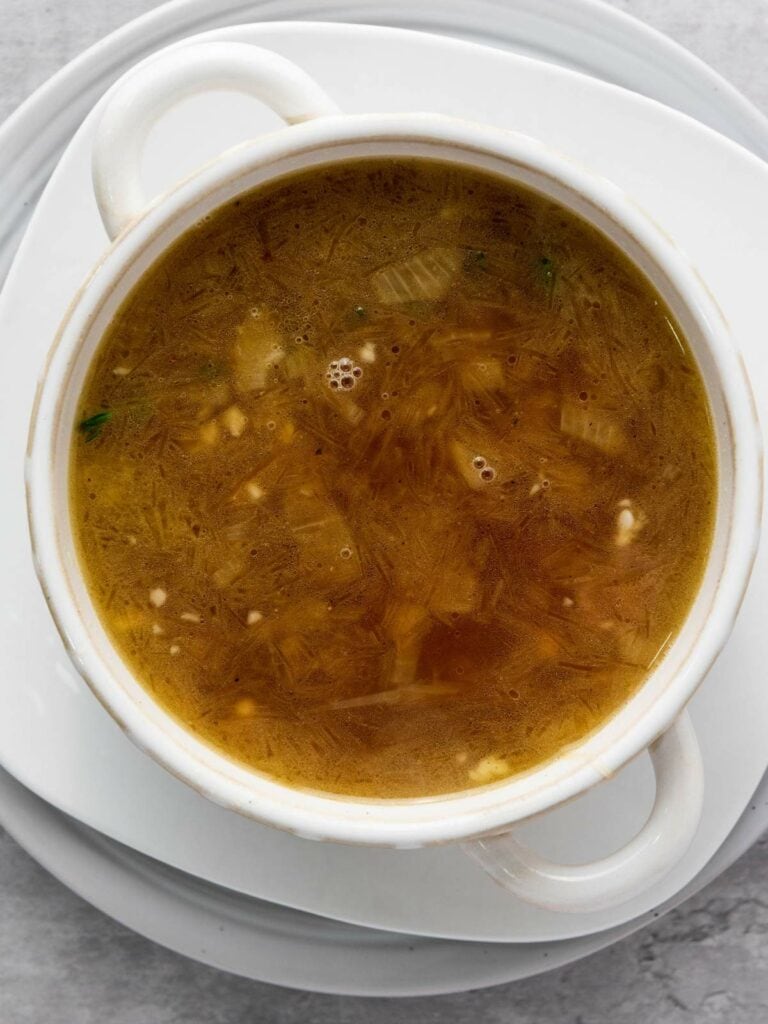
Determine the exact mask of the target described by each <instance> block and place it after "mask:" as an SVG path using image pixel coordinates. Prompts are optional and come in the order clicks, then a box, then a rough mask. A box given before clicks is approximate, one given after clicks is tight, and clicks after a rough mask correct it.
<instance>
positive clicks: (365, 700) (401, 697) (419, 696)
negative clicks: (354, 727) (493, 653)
mask: <svg viewBox="0 0 768 1024" xmlns="http://www.w3.org/2000/svg"><path fill="white" fill-rule="evenodd" d="M455 693H458V687H456V686H448V685H447V684H444V683H424V684H419V683H415V684H414V685H412V686H398V687H395V688H394V689H391V690H380V691H379V692H377V693H366V694H363V696H361V697H349V698H347V699H346V700H336V701H334V702H333V703H332V704H329V705H328V708H329V710H332V711H343V710H345V709H346V708H367V707H376V706H377V705H384V706H385V705H392V704H418V703H420V702H422V701H425V700H432V699H434V698H435V697H447V696H452V695H453V694H455Z"/></svg>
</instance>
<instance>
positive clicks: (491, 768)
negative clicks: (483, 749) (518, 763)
mask: <svg viewBox="0 0 768 1024" xmlns="http://www.w3.org/2000/svg"><path fill="white" fill-rule="evenodd" d="M509 773H510V766H509V762H508V761H505V760H504V758H503V757H496V755H495V754H489V755H488V757H484V758H483V759H482V760H481V761H478V762H477V764H476V765H475V767H474V768H470V769H469V771H468V772H467V774H468V776H469V779H470V782H476V783H478V784H480V785H485V784H486V783H488V782H494V781H495V780H496V779H503V778H504V776H505V775H509Z"/></svg>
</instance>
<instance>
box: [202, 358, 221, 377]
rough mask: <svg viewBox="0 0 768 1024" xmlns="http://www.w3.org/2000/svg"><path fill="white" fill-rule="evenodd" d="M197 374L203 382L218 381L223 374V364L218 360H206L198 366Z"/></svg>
mask: <svg viewBox="0 0 768 1024" xmlns="http://www.w3.org/2000/svg"><path fill="white" fill-rule="evenodd" d="M199 374H200V377H201V378H202V379H203V380H211V381H213V380H218V379H219V378H220V377H221V376H223V374H224V364H223V363H222V362H221V360H220V359H206V360H205V362H204V363H201V364H200V368H199Z"/></svg>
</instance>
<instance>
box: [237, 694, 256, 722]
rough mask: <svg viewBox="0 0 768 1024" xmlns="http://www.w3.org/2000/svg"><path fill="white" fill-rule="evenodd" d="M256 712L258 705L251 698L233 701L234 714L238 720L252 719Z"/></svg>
mask: <svg viewBox="0 0 768 1024" xmlns="http://www.w3.org/2000/svg"><path fill="white" fill-rule="evenodd" d="M257 710H258V705H257V704H256V701H255V700H254V699H253V697H241V698H240V700H237V701H235V714H236V715H237V717H238V718H253V716H254V715H255V714H256V711H257Z"/></svg>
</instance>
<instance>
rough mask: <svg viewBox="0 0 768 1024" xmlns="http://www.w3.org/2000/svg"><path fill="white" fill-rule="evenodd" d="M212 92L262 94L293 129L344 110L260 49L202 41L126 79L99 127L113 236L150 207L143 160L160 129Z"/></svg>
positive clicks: (103, 196)
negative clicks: (177, 108) (158, 124)
mask: <svg viewBox="0 0 768 1024" xmlns="http://www.w3.org/2000/svg"><path fill="white" fill-rule="evenodd" d="M212 89H234V90H237V91H238V92H244V93H247V94H249V95H251V96H255V97H256V98H257V99H259V100H261V101H262V102H263V103H266V104H267V106H269V107H271V109H272V110H274V111H275V113H276V114H279V116H280V117H282V119H283V120H284V121H285V122H286V123H287V124H298V123H299V122H301V121H309V120H311V119H312V118H315V117H324V116H327V115H330V114H338V113H339V108H338V107H337V106H336V104H335V103H334V102H333V100H332V99H331V98H330V97H329V96H327V95H326V93H325V92H324V91H323V90H322V89H321V88H320V86H319V85H318V84H317V83H316V82H315V81H314V80H313V79H312V78H310V76H309V75H308V74H307V73H306V72H305V71H302V70H301V68H299V67H297V66H296V65H295V64H292V63H291V61H289V60H286V58H285V57H281V56H280V55H279V54H277V53H273V52H272V51H271V50H263V49H261V48H260V47H258V46H250V45H249V44H247V43H224V42H210V43H194V44H190V45H189V46H179V47H176V48H174V49H172V50H168V51H166V52H164V53H161V54H160V55H159V56H157V57H153V58H150V59H149V60H148V61H145V62H143V63H142V64H140V65H139V66H138V67H137V68H136V69H135V70H133V71H131V72H129V74H128V75H127V76H126V77H125V78H124V79H122V80H121V81H120V82H118V84H117V85H116V86H115V88H114V90H113V92H112V93H111V95H110V96H109V98H108V100H107V104H106V107H105V109H104V112H103V114H102V115H101V120H100V121H99V123H98V125H97V127H96V135H95V140H94V144H93V158H92V175H93V187H94V191H95V193H96V202H97V204H98V207H99V213H100V214H101V219H102V220H103V221H104V226H105V227H106V229H107V234H108V235H109V237H110V239H114V238H116V237H117V235H119V234H120V233H121V232H122V231H123V230H124V229H125V228H126V227H127V226H128V224H130V223H131V222H132V221H133V220H134V219H135V218H136V217H138V216H139V215H140V214H141V213H142V212H143V211H144V210H145V209H146V207H147V206H148V205H149V202H150V201H149V199H148V198H147V197H146V196H145V194H144V190H143V188H142V184H141V156H142V151H143V148H144V143H145V142H146V138H147V135H148V133H149V130H150V128H151V127H152V125H153V124H154V123H155V121H157V119H158V118H159V117H160V116H161V115H162V114H164V113H165V112H166V111H167V110H169V109H170V108H171V107H173V106H174V105H175V104H176V103H178V102H179V101H180V100H182V99H185V98H186V97H188V96H192V95H194V94H195V93H199V92H206V91H208V90H212Z"/></svg>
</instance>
